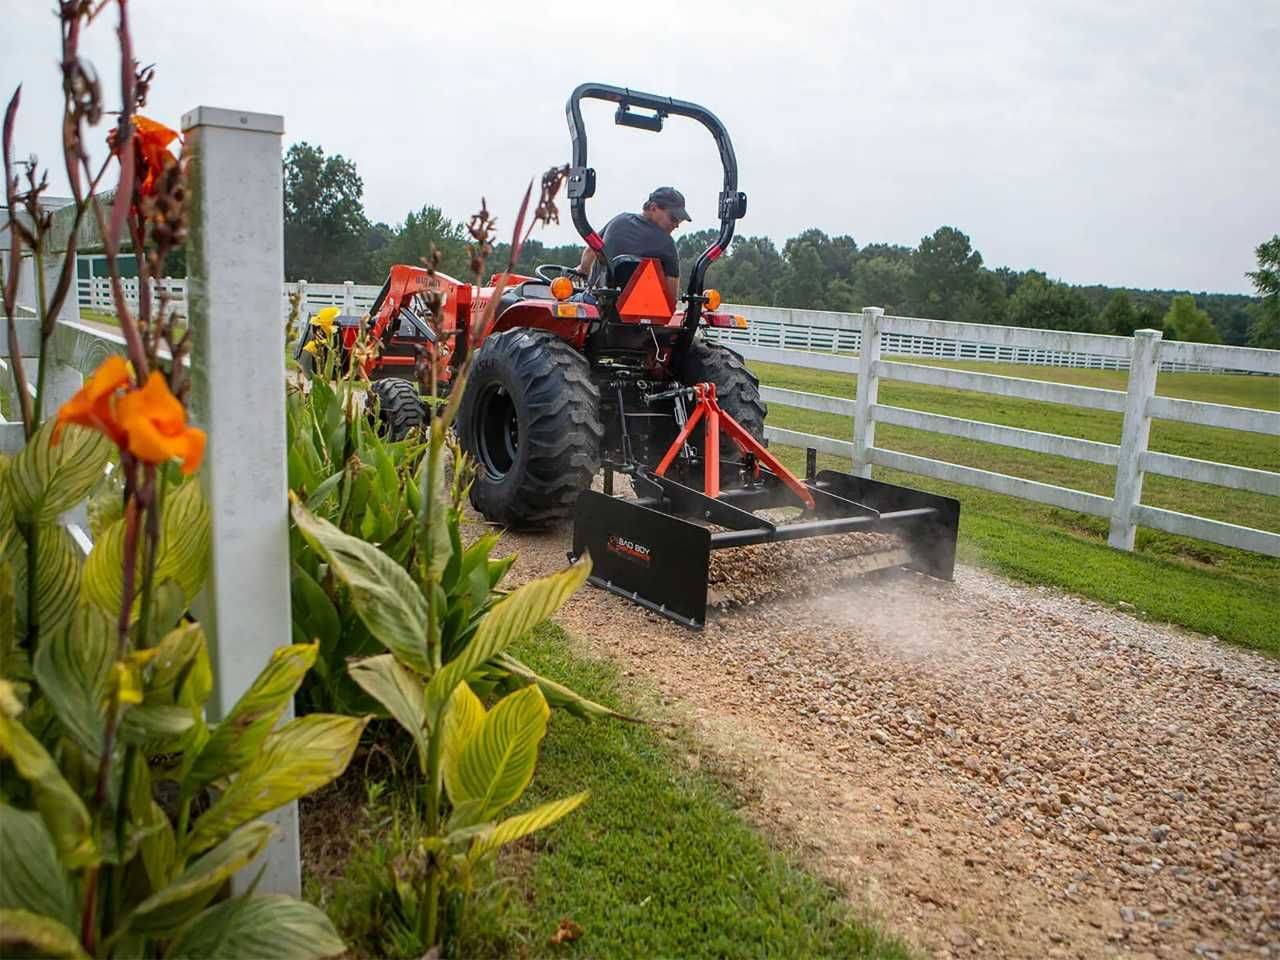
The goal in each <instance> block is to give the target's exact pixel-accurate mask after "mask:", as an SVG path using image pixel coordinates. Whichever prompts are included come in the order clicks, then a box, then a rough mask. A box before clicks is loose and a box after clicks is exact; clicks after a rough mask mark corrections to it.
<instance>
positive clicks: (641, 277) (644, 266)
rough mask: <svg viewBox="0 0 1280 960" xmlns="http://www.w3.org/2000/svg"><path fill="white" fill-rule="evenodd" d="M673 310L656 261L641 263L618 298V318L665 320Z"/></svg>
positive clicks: (672, 304) (665, 284)
mask: <svg viewBox="0 0 1280 960" xmlns="http://www.w3.org/2000/svg"><path fill="white" fill-rule="evenodd" d="M675 309H676V305H675V304H674V303H672V302H671V297H670V296H669V295H668V294H667V280H666V277H664V276H663V275H662V271H661V269H660V268H659V266H658V261H657V260H652V259H650V260H643V261H641V263H640V266H638V267H636V269H635V272H634V273H632V274H631V279H630V280H629V281H627V286H626V289H625V290H623V291H622V296H620V297H619V298H618V316H619V317H621V318H622V319H623V320H644V319H651V320H658V319H662V320H667V319H670V317H671V315H672V314H673V313H675Z"/></svg>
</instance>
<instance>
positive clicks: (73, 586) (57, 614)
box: [14, 524, 82, 637]
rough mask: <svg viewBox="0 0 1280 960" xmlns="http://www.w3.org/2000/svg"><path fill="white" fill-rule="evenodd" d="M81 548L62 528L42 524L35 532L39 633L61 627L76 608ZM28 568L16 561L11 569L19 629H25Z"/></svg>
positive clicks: (45, 633) (52, 632)
mask: <svg viewBox="0 0 1280 960" xmlns="http://www.w3.org/2000/svg"><path fill="white" fill-rule="evenodd" d="M81 565H82V561H81V559H80V548H79V547H77V546H76V543H75V541H74V540H72V539H71V534H70V533H68V532H67V530H66V528H65V527H62V526H58V525H56V524H48V525H45V526H41V527H39V528H38V530H37V531H36V595H37V603H38V604H39V607H38V609H37V615H38V617H39V621H38V622H39V624H40V636H41V637H48V636H51V635H52V634H54V633H56V632H57V631H59V630H61V629H62V628H63V627H64V626H65V625H66V623H67V620H68V619H69V618H70V616H71V613H72V611H73V610H75V606H76V598H77V596H78V595H79V593H80V577H81ZM26 574H27V569H26V564H24V563H19V564H18V565H17V566H16V567H15V568H14V581H15V582H14V592H15V593H16V595H17V597H18V601H19V602H18V605H17V612H18V615H19V616H18V628H19V629H20V630H22V631H24V632H25V631H26V624H27V610H26V597H27V577H26Z"/></svg>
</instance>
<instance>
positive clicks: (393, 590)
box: [292, 498, 431, 674]
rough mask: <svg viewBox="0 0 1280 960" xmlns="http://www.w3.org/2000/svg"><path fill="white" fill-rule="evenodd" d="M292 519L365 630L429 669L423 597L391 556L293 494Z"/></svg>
mask: <svg viewBox="0 0 1280 960" xmlns="http://www.w3.org/2000/svg"><path fill="white" fill-rule="evenodd" d="M292 511H293V521H294V523H295V524H297V526H298V529H299V530H300V531H301V532H302V535H303V536H304V537H305V538H306V540H307V542H308V543H310V544H311V546H312V547H313V548H314V549H315V550H316V552H317V553H319V554H320V555H321V556H322V557H324V559H325V561H326V562H327V563H328V564H329V569H330V570H332V571H333V574H334V576H336V577H337V578H338V579H339V580H340V581H342V583H343V585H344V586H346V588H347V590H348V591H349V592H350V594H351V602H352V605H353V606H354V607H355V608H356V612H357V613H358V614H359V615H360V619H361V620H363V621H364V624H365V626H366V627H368V628H369V632H370V633H371V634H373V636H374V637H375V638H376V639H377V640H378V641H379V642H380V643H382V645H383V646H385V647H386V648H387V649H388V650H390V651H391V652H392V653H393V654H395V655H396V658H397V659H398V660H399V661H400V662H401V663H403V664H404V665H405V666H407V667H409V668H411V669H413V670H417V671H418V672H419V673H422V674H430V673H431V662H430V661H429V660H428V659H427V648H426V636H427V602H426V600H425V599H424V598H423V596H422V591H421V590H419V589H418V586H417V584H415V583H414V582H413V579H412V578H411V577H410V576H409V574H407V573H406V572H405V571H404V569H403V568H402V567H401V566H400V565H399V564H397V563H396V562H395V561H394V560H392V559H391V558H390V557H388V556H387V555H386V554H384V553H382V551H380V550H379V549H378V548H377V547H375V546H373V545H372V544H368V543H365V542H364V541H363V540H360V539H359V538H357V537H352V536H348V535H347V534H345V533H343V532H342V531H341V530H339V529H338V528H337V527H335V526H334V525H333V524H331V523H329V522H328V521H327V520H323V519H321V518H320V517H317V516H315V515H314V514H312V513H311V511H309V510H308V509H307V508H306V507H304V506H303V505H302V504H301V503H299V502H298V501H297V499H296V498H295V499H294V501H293V506H292Z"/></svg>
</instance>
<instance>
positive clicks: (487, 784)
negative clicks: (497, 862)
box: [450, 686, 551, 820]
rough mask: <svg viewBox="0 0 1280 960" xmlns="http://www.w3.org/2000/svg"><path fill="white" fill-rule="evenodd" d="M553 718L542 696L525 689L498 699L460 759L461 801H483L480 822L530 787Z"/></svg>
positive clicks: (459, 782) (459, 786) (533, 687)
mask: <svg viewBox="0 0 1280 960" xmlns="http://www.w3.org/2000/svg"><path fill="white" fill-rule="evenodd" d="M550 713H551V710H550V708H549V707H548V706H547V701H546V700H545V699H544V698H543V696H542V691H541V690H539V689H538V688H537V687H535V686H529V687H525V688H524V689H523V690H518V691H516V692H515V693H511V694H508V695H507V696H505V697H503V698H502V699H501V700H499V701H498V703H497V704H496V705H495V706H494V708H493V709H492V710H490V711H489V713H488V714H487V715H486V716H485V718H484V723H483V724H482V725H481V726H480V729H479V730H478V731H477V732H476V733H475V734H474V735H473V736H472V737H471V738H470V739H469V740H468V741H467V745H466V747H464V748H463V751H462V756H461V757H460V758H459V760H458V771H457V787H458V790H459V796H458V801H459V802H460V803H466V802H467V801H469V800H478V801H480V802H481V808H482V810H483V811H484V812H483V813H482V814H481V815H480V817H479V819H481V820H487V819H489V818H490V817H492V816H493V814H495V813H497V812H498V811H499V810H501V809H502V808H503V807H505V806H507V805H508V804H509V803H511V802H512V801H514V800H516V799H517V798H518V797H519V796H520V794H521V793H523V792H524V788H525V787H527V786H528V785H529V781H530V780H531V779H532V778H533V768H534V765H535V764H536V763H537V762H538V744H539V743H541V742H542V738H543V737H544V736H545V735H546V733H547V717H548V716H549V715H550ZM450 799H453V798H452V797H450Z"/></svg>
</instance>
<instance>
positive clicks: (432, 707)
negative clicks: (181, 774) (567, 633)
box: [427, 557, 591, 722]
mask: <svg viewBox="0 0 1280 960" xmlns="http://www.w3.org/2000/svg"><path fill="white" fill-rule="evenodd" d="M590 572H591V561H590V560H589V559H587V558H586V557H584V558H583V559H581V560H579V561H578V562H577V563H575V564H574V565H573V566H571V567H569V568H568V569H565V570H561V571H560V572H559V573H553V574H552V575H551V576H549V577H542V578H541V579H538V580H534V581H532V582H530V583H526V584H525V585H524V586H522V587H520V588H519V589H518V590H516V591H515V592H514V593H512V594H511V595H510V596H508V597H507V598H506V599H505V600H503V601H501V602H500V603H497V604H495V605H494V606H493V608H492V609H491V610H490V611H489V612H488V613H487V614H486V615H485V617H484V620H483V621H481V623H480V626H479V628H478V629H477V630H476V633H475V636H474V637H472V638H471V642H470V643H468V644H467V645H466V646H465V647H463V649H462V650H461V652H460V653H459V654H458V655H457V656H456V657H455V658H454V659H452V660H450V661H449V662H448V663H447V664H445V665H444V667H443V668H441V669H440V670H439V671H437V673H436V674H435V676H433V677H432V678H431V682H430V683H429V684H427V718H428V720H429V721H432V722H434V721H435V720H436V719H437V718H438V717H439V716H440V711H441V710H442V709H443V708H444V705H445V704H446V703H448V702H449V697H450V696H451V695H452V694H453V688H454V687H456V686H457V685H458V684H459V683H460V682H461V681H462V680H463V678H465V677H466V675H467V674H468V673H470V672H471V671H472V670H474V669H475V668H476V667H478V666H480V664H482V663H484V662H485V661H486V660H489V659H492V658H493V657H495V656H497V654H499V653H501V652H502V651H503V650H504V649H506V647H507V646H509V645H510V644H512V643H514V642H515V641H516V640H519V639H520V638H521V637H523V636H524V635H525V634H527V633H528V632H529V631H531V630H532V629H533V628H534V627H536V626H537V625H538V624H540V623H541V622H542V621H543V620H546V619H547V618H548V617H549V616H551V615H552V614H553V613H555V612H556V611H557V610H559V609H560V607H561V605H562V604H563V603H564V602H565V601H566V600H568V599H569V597H570V596H572V595H573V593H574V592H575V591H576V590H577V589H578V588H579V587H580V586H582V584H583V583H584V582H585V581H586V579H587V575H588V574H589V573H590Z"/></svg>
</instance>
